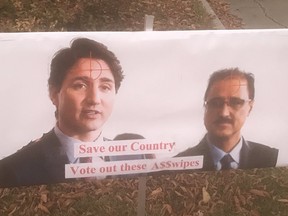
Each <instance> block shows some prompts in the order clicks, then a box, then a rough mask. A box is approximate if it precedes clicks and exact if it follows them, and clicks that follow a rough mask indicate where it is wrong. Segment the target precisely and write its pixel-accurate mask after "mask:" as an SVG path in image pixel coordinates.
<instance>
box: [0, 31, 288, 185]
mask: <svg viewBox="0 0 288 216" xmlns="http://www.w3.org/2000/svg"><path fill="white" fill-rule="evenodd" d="M287 56H288V30H287V29H280V30H223V31H222V30H216V31H166V32H153V31H149V32H53V33H52V32H50V33H1V34H0V62H1V64H0V67H1V71H0V74H1V81H2V83H1V91H0V98H1V112H0V119H1V123H0V131H1V140H2V141H1V151H0V187H11V186H20V185H34V184H49V183H57V182H65V180H66V179H68V178H69V179H70V178H82V177H95V176H96V177H97V176H102V178H105V176H114V175H126V174H133V173H134V174H138V173H152V172H153V173H154V172H157V171H162V170H187V169H191V172H192V171H193V170H202V171H206V170H221V169H251V168H266V167H275V166H287V164H288V159H287V157H286V152H288V145H287V144H286V140H288V133H287V129H288V114H287V110H288V103H287V102H286V100H285V99H286V94H287V92H288V85H287V83H288V73H287V68H288V61H287Z"/></svg>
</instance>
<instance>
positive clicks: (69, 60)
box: [48, 38, 124, 92]
mask: <svg viewBox="0 0 288 216" xmlns="http://www.w3.org/2000/svg"><path fill="white" fill-rule="evenodd" d="M90 57H91V58H95V59H101V60H103V61H105V62H106V63H107V64H108V66H109V67H110V69H111V72H112V74H113V76H114V79H115V89H116V92H117V91H118V89H119V87H120V85H121V81H122V80H123V78H124V76H123V71H122V67H121V65H120V61H119V60H118V59H117V57H116V56H115V54H114V53H113V52H111V51H110V50H108V48H107V47H106V46H105V45H104V44H102V43H99V42H96V41H94V40H90V39H88V38H78V39H75V40H73V41H72V43H71V47H68V48H64V49H61V50H59V51H58V52H57V53H55V55H54V57H53V59H52V61H51V65H50V77H49V79H48V84H49V86H50V87H51V86H53V87H56V88H57V89H59V90H60V88H61V86H62V83H63V81H64V79H65V77H66V75H67V73H68V71H69V69H71V68H72V67H73V66H74V64H75V63H76V62H77V61H78V60H79V59H80V58H90Z"/></svg>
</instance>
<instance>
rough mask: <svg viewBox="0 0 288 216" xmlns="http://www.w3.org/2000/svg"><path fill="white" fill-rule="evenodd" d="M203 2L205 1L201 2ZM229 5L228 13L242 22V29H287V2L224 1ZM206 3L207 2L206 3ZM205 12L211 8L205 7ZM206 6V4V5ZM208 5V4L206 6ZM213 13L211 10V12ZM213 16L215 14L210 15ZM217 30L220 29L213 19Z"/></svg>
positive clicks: (287, 0) (259, 0)
mask: <svg viewBox="0 0 288 216" xmlns="http://www.w3.org/2000/svg"><path fill="white" fill-rule="evenodd" d="M201 1H202V3H203V1H206V0H201ZM226 1H227V2H228V3H229V4H230V13H231V14H233V15H236V16H237V17H239V18H241V19H242V20H243V23H244V25H243V28H244V29H274V28H288V0H226ZM206 3H207V1H206ZM206 3H203V5H204V7H205V8H206V10H207V12H208V13H209V11H210V10H211V7H206V6H205V4H206ZM207 4H208V3H207ZM208 5H209V4H208ZM212 11H213V10H212ZM210 14H211V15H213V16H214V14H215V13H213V12H212V13H210ZM214 20H216V21H214V23H215V24H216V25H215V27H216V28H217V29H222V26H223V25H222V26H221V24H220V25H219V23H218V20H219V19H218V18H215V19H214Z"/></svg>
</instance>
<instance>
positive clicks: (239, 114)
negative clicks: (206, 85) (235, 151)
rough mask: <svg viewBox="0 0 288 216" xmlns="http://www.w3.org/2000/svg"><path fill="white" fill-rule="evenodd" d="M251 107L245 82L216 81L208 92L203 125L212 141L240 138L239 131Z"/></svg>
mask: <svg viewBox="0 0 288 216" xmlns="http://www.w3.org/2000/svg"><path fill="white" fill-rule="evenodd" d="M252 106H253V101H251V100H249V92H248V86H247V80H245V79H243V78H240V77H237V76H235V77H227V78H226V79H224V80H221V81H216V82H215V83H214V84H213V85H212V86H211V88H210V89H209V91H208V94H207V98H206V104H205V116H204V124H205V127H206V129H207V131H208V136H209V137H210V138H214V139H220V140H221V139H229V138H232V137H235V138H240V131H241V128H242V126H243V124H244V123H245V120H246V117H247V116H248V115H249V113H250V111H251V109H252Z"/></svg>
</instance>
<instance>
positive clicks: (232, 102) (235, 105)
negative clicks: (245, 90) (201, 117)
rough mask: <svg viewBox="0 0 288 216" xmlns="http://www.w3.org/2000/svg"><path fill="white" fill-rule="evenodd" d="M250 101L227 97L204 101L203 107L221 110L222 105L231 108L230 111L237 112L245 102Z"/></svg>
mask: <svg viewBox="0 0 288 216" xmlns="http://www.w3.org/2000/svg"><path fill="white" fill-rule="evenodd" d="M250 101H252V100H251V99H248V100H245V99H241V98H238V97H229V98H221V97H216V98H212V99H210V100H208V101H205V103H204V105H205V107H207V108H209V109H219V108H222V107H223V106H224V104H227V106H229V107H231V108H232V109H234V110H239V109H241V108H242V107H243V105H244V104H245V103H246V102H250Z"/></svg>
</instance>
